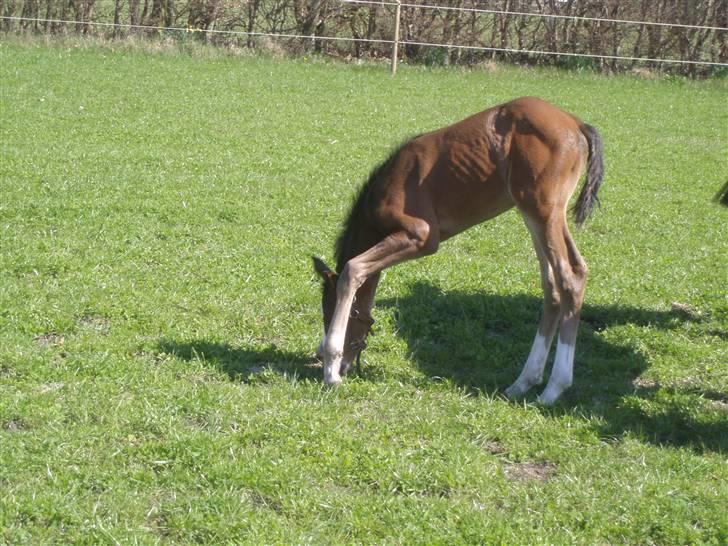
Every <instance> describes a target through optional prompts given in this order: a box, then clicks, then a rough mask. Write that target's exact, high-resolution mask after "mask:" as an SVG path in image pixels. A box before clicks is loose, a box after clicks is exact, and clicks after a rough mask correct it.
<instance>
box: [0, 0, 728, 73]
mask: <svg viewBox="0 0 728 546" xmlns="http://www.w3.org/2000/svg"><path fill="white" fill-rule="evenodd" d="M388 2H389V3H388ZM391 2H392V0H387V1H385V2H383V3H370V4H359V3H349V2H346V1H342V0H0V15H2V16H4V19H2V21H1V22H0V26H1V28H3V29H4V30H5V31H9V32H13V31H25V32H44V33H57V34H61V33H83V34H89V33H94V34H113V35H114V36H115V37H120V36H125V35H128V34H130V33H135V34H149V35H158V34H160V33H161V34H164V33H167V34H170V32H169V31H165V30H163V29H165V28H176V29H179V28H184V29H185V31H186V32H185V34H190V35H191V36H192V39H200V40H204V41H207V42H209V43H213V44H219V45H237V46H241V47H247V48H264V47H270V44H271V40H270V39H269V38H265V37H263V36H261V35H263V34H294V35H302V36H309V37H311V38H307V39H300V38H299V39H279V40H276V44H277V45H276V47H279V48H282V49H283V50H284V51H286V52H289V53H301V52H307V51H316V52H321V53H325V54H329V55H338V56H345V57H352V58H377V57H386V56H388V55H389V54H390V51H391V47H392V46H391V43H388V42H387V41H391V40H392V39H393V32H394V13H395V8H394V6H392V5H391ZM403 3H404V4H405V5H404V6H402V8H401V18H400V25H401V26H400V28H401V34H400V40H401V41H403V42H404V43H403V45H402V47H400V52H401V53H400V55H401V56H402V57H403V58H404V59H406V60H407V61H408V62H414V63H425V64H472V63H479V62H484V61H486V60H489V59H494V58H495V59H500V60H507V61H512V62H519V63H556V64H562V65H567V66H572V67H591V68H595V69H598V70H604V71H617V70H623V69H628V68H631V67H634V66H636V65H640V62H638V61H632V60H630V61H622V60H618V59H614V58H601V59H597V58H586V57H571V56H545V55H539V54H533V53H517V52H504V51H481V50H477V49H460V48H454V47H450V48H447V47H431V46H424V45H417V44H414V43H411V42H419V43H435V44H458V45H464V46H474V47H484V48H496V49H501V50H526V51H549V52H559V53H581V54H590V55H606V56H611V57H639V58H651V59H660V58H661V59H677V60H682V61H702V62H713V63H726V62H728V37H727V36H726V34H727V33H726V31H724V30H720V29H721V28H723V29H724V28H726V27H728V0H603V1H596V0H491V1H475V0H450V1H448V2H445V1H444V0H432V1H428V2H426V3H427V4H437V5H441V6H447V7H449V8H458V9H430V8H426V7H418V6H416V5H413V4H416V3H420V4H422V3H423V0H403ZM473 9H475V10H491V11H500V12H511V13H490V12H485V11H472V10H473ZM514 12H515V13H516V14H514ZM527 13H538V14H548V15H553V16H555V17H533V16H530V15H526V14H527ZM13 17H20V18H22V19H23V20H15V19H12V18H13ZM604 19H608V20H607V21H605V20H604ZM54 20H56V21H73V23H67V22H53V21H54ZM619 20H628V21H639V22H640V23H623V22H619ZM90 23H106V24H108V25H110V26H97V25H93V24H90ZM647 23H666V24H679V25H688V26H666V25H655V24H647ZM145 27H147V28H145ZM695 27H704V28H695ZM213 31H223V32H213ZM224 31H234V32H238V33H240V34H226V33H225V32H224ZM175 32H177V33H179V31H175ZM171 34H173V33H171ZM173 35H174V34H173ZM323 38H350V39H354V40H350V41H337V40H330V39H327V40H325V39H323ZM407 42H410V43H407ZM659 68H661V69H663V70H672V71H679V72H682V73H686V74H690V75H693V76H698V75H706V74H711V73H715V72H717V71H720V70H722V71H723V72H725V67H710V66H705V65H702V66H698V65H689V64H688V65H668V64H666V63H663V64H662V65H661V66H659Z"/></svg>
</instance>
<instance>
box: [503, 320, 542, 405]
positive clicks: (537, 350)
mask: <svg viewBox="0 0 728 546" xmlns="http://www.w3.org/2000/svg"><path fill="white" fill-rule="evenodd" d="M552 339H553V338H550V339H546V337H545V336H543V335H541V332H538V333H537V334H536V337H535V338H534V340H533V345H532V346H531V352H530V353H529V354H528V359H527V360H526V364H524V366H523V370H521V375H519V376H518V379H516V381H515V382H514V383H513V385H511V386H510V387H508V388H507V389H506V396H507V397H508V398H513V397H514V396H520V395H522V394H523V393H525V392H526V391H528V390H529V389H530V388H531V387H533V386H534V385H538V384H539V383H541V380H542V379H543V369H544V366H545V365H546V359H547V358H548V356H549V349H550V348H551V341H552Z"/></svg>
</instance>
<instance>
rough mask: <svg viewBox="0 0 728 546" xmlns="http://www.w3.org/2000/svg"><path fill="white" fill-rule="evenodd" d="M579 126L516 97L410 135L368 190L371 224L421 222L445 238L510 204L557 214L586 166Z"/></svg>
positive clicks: (542, 103)
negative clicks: (550, 207)
mask: <svg viewBox="0 0 728 546" xmlns="http://www.w3.org/2000/svg"><path fill="white" fill-rule="evenodd" d="M582 125H583V124H582V122H581V121H579V120H578V119H577V118H575V117H574V116H572V115H571V114H568V113H566V112H563V111H562V110H559V109H558V108H556V107H555V106H553V105H551V104H549V103H548V102H546V101H543V100H541V99H538V98H534V97H523V98H519V99H516V100H513V101H511V102H508V103H505V104H502V105H499V106H495V107H493V108H490V109H488V110H485V111H483V112H480V113H478V114H475V115H473V116H470V117H469V118H466V119H464V120H462V121H460V122H458V123H455V124H453V125H450V126H448V127H444V128H442V129H438V130H436V131H433V132H431V133H426V134H424V135H422V136H420V137H417V138H415V139H413V140H411V141H410V142H408V143H407V144H405V145H404V146H403V147H402V149H401V150H400V152H399V153H398V154H397V156H396V157H395V158H394V160H393V162H392V166H391V171H390V173H389V174H390V176H388V177H386V179H383V180H382V184H381V185H380V187H379V188H378V191H375V192H374V196H375V202H376V210H377V212H378V216H379V218H378V219H377V220H378V222H379V224H380V225H386V224H396V223H398V222H396V221H395V218H394V217H392V216H391V215H394V216H395V217H399V216H400V215H402V218H403V219H404V221H405V222H406V221H407V218H408V217H417V218H421V219H423V220H425V221H426V222H427V223H428V224H430V228H431V229H438V231H439V240H445V239H447V238H449V237H452V236H453V235H455V234H457V233H459V232H461V231H463V230H465V229H467V228H469V227H471V226H472V225H474V224H477V223H480V222H483V221H485V220H488V219H490V218H493V217H494V216H497V215H498V214H501V213H502V212H505V211H506V210H508V209H510V208H512V207H513V206H514V205H516V204H518V205H519V207H521V208H523V209H524V212H527V211H530V210H533V211H537V210H538V208H539V202H541V201H544V200H545V201H554V200H556V201H558V204H559V206H561V207H564V208H565V206H566V202H568V199H569V197H570V195H571V192H573V189H574V187H575V185H576V181H577V180H578V177H579V173H580V172H581V170H582V169H583V166H584V163H585V161H586V152H587V148H586V146H587V145H586V140H585V138H584V136H583V135H582V131H581V126H582ZM565 173H566V174H567V176H564V174H565ZM574 175H575V176H574ZM564 178H567V179H569V180H564ZM572 178H573V183H572V180H571V179H572ZM560 186H563V187H560Z"/></svg>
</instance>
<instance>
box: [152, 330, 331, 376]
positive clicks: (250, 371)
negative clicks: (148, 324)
mask: <svg viewBox="0 0 728 546" xmlns="http://www.w3.org/2000/svg"><path fill="white" fill-rule="evenodd" d="M158 350H159V352H160V353H166V354H170V355H174V356H176V357H178V358H181V359H183V360H187V361H191V360H202V361H204V362H207V363H209V364H213V365H214V366H216V367H217V368H218V369H219V370H221V371H223V372H225V373H226V374H227V375H228V376H229V377H230V379H232V380H235V381H246V382H247V381H254V380H257V379H258V378H262V377H265V373H266V372H268V371H272V372H274V373H276V374H281V375H287V376H289V377H297V378H299V379H320V378H321V364H320V363H319V362H318V361H317V360H316V359H315V358H313V357H311V356H310V355H305V354H302V353H290V352H286V351H281V350H280V349H278V348H277V347H275V346H272V345H271V346H267V347H262V348H258V347H254V348H243V347H233V346H231V345H228V344H226V343H214V342H210V341H204V340H197V341H189V342H178V341H171V340H162V341H160V342H159V346H158Z"/></svg>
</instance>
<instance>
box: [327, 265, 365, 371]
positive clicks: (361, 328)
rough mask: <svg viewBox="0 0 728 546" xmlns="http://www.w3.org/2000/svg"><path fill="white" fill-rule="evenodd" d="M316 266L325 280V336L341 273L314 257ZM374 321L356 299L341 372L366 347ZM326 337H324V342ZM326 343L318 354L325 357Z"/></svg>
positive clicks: (345, 340)
mask: <svg viewBox="0 0 728 546" xmlns="http://www.w3.org/2000/svg"><path fill="white" fill-rule="evenodd" d="M313 264H314V268H315V269H316V272H317V273H318V274H319V276H320V277H321V279H322V280H323V289H322V296H321V311H322V312H323V316H324V336H326V332H328V331H329V325H330V324H331V319H332V318H333V316H334V310H335V309H336V282H337V281H338V280H339V275H338V274H337V273H335V272H334V271H332V270H331V269H330V268H329V266H327V265H326V264H325V263H324V262H323V261H321V260H319V259H318V258H314V259H313ZM373 323H374V321H373V320H372V319H371V317H370V316H369V314H368V313H367V312H365V311H363V310H360V308H359V306H358V305H357V302H356V301H355V302H354V304H353V305H352V308H351V315H350V316H349V322H348V325H347V327H346V338H345V339H344V355H343V359H342V361H341V370H340V372H339V373H341V374H342V375H343V374H345V373H346V372H347V371H349V369H350V368H351V364H352V362H354V359H355V358H356V357H357V356H358V355H359V353H360V352H361V351H362V350H363V349H364V347H366V338H367V335H368V334H369V331H370V330H371V328H372V324H373ZM325 340H326V338H325V337H324V343H325ZM324 343H322V344H321V345H320V346H319V348H318V350H317V351H316V354H317V356H318V357H319V358H323V352H324V349H325V347H324Z"/></svg>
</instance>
